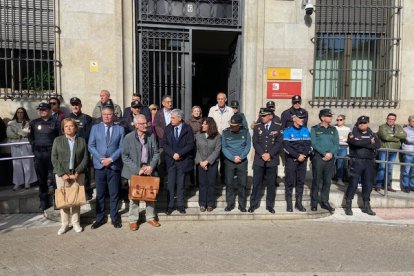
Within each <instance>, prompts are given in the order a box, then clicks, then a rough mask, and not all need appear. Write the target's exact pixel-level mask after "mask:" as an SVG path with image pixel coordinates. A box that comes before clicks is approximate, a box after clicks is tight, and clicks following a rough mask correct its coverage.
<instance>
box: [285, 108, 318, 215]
mask: <svg viewBox="0 0 414 276" xmlns="http://www.w3.org/2000/svg"><path fill="white" fill-rule="evenodd" d="M291 116H292V121H293V125H292V126H291V127H288V128H287V129H285V130H284V131H283V147H284V150H285V160H286V166H285V178H286V185H285V199H286V211H288V212H293V208H292V190H293V187H295V193H296V195H295V196H296V202H295V208H296V209H298V210H299V211H301V212H305V211H306V208H305V207H303V205H302V196H303V187H304V184H305V176H306V168H307V161H308V157H309V156H310V154H311V152H312V147H311V136H310V133H309V130H308V129H307V128H306V127H304V126H303V121H304V114H303V113H301V112H297V113H295V114H292V115H291Z"/></svg>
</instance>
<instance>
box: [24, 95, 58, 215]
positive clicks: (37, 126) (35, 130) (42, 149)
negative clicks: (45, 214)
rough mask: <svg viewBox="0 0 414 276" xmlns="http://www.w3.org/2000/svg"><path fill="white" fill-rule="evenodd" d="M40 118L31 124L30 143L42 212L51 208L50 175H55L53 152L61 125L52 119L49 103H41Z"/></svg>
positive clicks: (39, 108) (39, 107)
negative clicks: (49, 193) (49, 195)
mask: <svg viewBox="0 0 414 276" xmlns="http://www.w3.org/2000/svg"><path fill="white" fill-rule="evenodd" d="M37 109H38V110H39V117H40V118H37V119H35V120H33V121H31V122H30V132H29V137H28V138H29V142H30V143H31V145H32V147H33V153H34V156H35V159H34V161H35V169H36V173H37V177H38V179H39V198H40V206H39V208H40V210H42V211H44V210H46V209H47V208H48V207H49V202H48V191H49V189H48V186H47V182H48V175H53V173H52V172H53V166H52V161H51V152H52V146H53V140H54V139H55V138H56V137H57V136H59V123H58V122H57V121H54V120H53V119H52V117H51V115H52V113H51V107H50V104H48V103H40V104H39V106H38V107H37Z"/></svg>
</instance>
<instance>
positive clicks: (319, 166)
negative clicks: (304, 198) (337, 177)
mask: <svg viewBox="0 0 414 276" xmlns="http://www.w3.org/2000/svg"><path fill="white" fill-rule="evenodd" d="M334 171H335V159H334V158H332V159H331V160H329V161H324V160H322V156H320V155H319V154H316V155H315V156H314V157H313V159H312V175H313V180H312V189H311V206H312V207H316V206H317V205H318V202H319V191H320V202H321V203H322V204H326V203H329V192H330V190H331V180H332V176H333V173H334Z"/></svg>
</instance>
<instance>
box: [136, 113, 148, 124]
mask: <svg viewBox="0 0 414 276" xmlns="http://www.w3.org/2000/svg"><path fill="white" fill-rule="evenodd" d="M138 119H144V120H145V121H147V118H146V117H145V116H144V115H142V114H138V115H136V116H135V117H134V124H137V123H138Z"/></svg>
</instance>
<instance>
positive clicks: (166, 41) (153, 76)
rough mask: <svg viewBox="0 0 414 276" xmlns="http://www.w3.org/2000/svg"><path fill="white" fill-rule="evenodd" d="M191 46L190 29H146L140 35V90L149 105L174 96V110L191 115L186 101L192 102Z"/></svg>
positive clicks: (145, 102) (144, 101)
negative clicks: (166, 96) (187, 98)
mask: <svg viewBox="0 0 414 276" xmlns="http://www.w3.org/2000/svg"><path fill="white" fill-rule="evenodd" d="M190 45H191V43H190V33H189V30H166V29H149V28H143V29H141V30H140V31H139V32H138V45H137V46H138V47H139V51H138V53H139V57H138V58H139V60H141V62H140V63H139V76H138V79H139V82H138V88H139V89H140V91H141V93H142V100H143V103H144V104H145V105H149V104H151V103H161V98H162V96H163V95H171V97H172V99H173V102H174V107H175V108H180V109H182V110H183V111H184V112H185V113H184V114H187V113H188V111H189V110H187V109H188V107H187V106H185V104H186V101H185V98H186V97H190V99H191V90H190V88H191V66H190V64H191V56H190V52H191V47H190ZM187 102H189V101H187ZM189 104H190V110H191V102H190V103H189Z"/></svg>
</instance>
